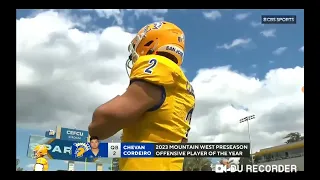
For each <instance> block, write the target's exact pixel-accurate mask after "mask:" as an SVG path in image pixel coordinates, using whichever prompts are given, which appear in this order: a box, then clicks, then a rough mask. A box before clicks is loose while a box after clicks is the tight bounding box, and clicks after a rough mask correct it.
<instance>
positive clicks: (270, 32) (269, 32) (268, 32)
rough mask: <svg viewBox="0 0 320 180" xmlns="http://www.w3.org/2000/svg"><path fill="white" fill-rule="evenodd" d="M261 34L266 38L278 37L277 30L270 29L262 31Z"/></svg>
mask: <svg viewBox="0 0 320 180" xmlns="http://www.w3.org/2000/svg"><path fill="white" fill-rule="evenodd" d="M260 34H262V35H263V36H264V37H267V38H268V37H276V29H268V30H264V31H261V32H260Z"/></svg>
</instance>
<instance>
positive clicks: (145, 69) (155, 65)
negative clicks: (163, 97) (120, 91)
mask: <svg viewBox="0 0 320 180" xmlns="http://www.w3.org/2000/svg"><path fill="white" fill-rule="evenodd" d="M177 67H178V65H177V64H175V63H174V62H173V61H171V60H169V59H167V58H165V57H162V56H157V55H148V56H142V57H140V58H139V59H138V60H137V61H136V62H135V63H134V65H133V67H132V70H131V74H130V80H131V81H133V80H135V79H142V80H146V81H148V82H151V83H153V84H158V85H171V84H173V83H174V80H175V77H176V69H177Z"/></svg>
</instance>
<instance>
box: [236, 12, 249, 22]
mask: <svg viewBox="0 0 320 180" xmlns="http://www.w3.org/2000/svg"><path fill="white" fill-rule="evenodd" d="M250 15H251V13H249V12H248V13H239V14H236V15H235V17H234V19H235V20H238V21H242V20H245V19H247V18H248V17H249V16H250Z"/></svg>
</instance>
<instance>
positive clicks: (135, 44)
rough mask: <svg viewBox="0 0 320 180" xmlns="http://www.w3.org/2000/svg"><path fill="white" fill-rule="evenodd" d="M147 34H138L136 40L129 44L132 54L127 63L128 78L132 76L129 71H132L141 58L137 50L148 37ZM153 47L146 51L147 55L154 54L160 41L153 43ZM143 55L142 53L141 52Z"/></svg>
mask: <svg viewBox="0 0 320 180" xmlns="http://www.w3.org/2000/svg"><path fill="white" fill-rule="evenodd" d="M146 36H147V35H146V33H145V32H143V33H141V34H138V35H137V36H136V37H135V38H134V40H133V41H132V42H131V43H130V44H129V46H128V51H129V53H130V55H129V57H128V60H127V61H126V71H127V74H128V76H130V74H129V70H128V69H130V70H131V69H132V67H133V64H134V63H135V62H136V61H137V60H138V58H139V57H140V55H139V53H138V52H137V48H138V47H139V45H140V43H141V41H142V40H143V39H144V38H145V37H146ZM152 44H153V47H152V48H149V49H148V50H147V51H144V53H146V55H148V54H152V53H149V52H154V50H155V49H156V48H157V46H158V40H156V41H154V42H153V43H152ZM140 53H141V52H140Z"/></svg>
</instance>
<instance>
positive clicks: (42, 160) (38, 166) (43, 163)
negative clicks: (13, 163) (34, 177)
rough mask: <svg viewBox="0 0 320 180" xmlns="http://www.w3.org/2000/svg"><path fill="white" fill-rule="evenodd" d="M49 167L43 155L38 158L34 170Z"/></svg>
mask: <svg viewBox="0 0 320 180" xmlns="http://www.w3.org/2000/svg"><path fill="white" fill-rule="evenodd" d="M48 168H49V165H48V161H47V160H46V159H45V158H43V157H40V158H38V159H37V161H36V164H35V165H34V171H48Z"/></svg>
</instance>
